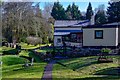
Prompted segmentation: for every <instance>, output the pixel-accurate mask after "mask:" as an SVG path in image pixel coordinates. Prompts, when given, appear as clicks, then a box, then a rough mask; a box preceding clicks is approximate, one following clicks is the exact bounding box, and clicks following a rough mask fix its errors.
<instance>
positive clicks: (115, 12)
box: [107, 1, 120, 22]
mask: <svg viewBox="0 0 120 80" xmlns="http://www.w3.org/2000/svg"><path fill="white" fill-rule="evenodd" d="M107 14H108V22H118V21H120V1H119V2H109V7H108V9H107Z"/></svg>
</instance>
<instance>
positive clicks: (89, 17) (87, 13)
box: [86, 2, 93, 20]
mask: <svg viewBox="0 0 120 80" xmlns="http://www.w3.org/2000/svg"><path fill="white" fill-rule="evenodd" d="M92 15H93V10H92V5H91V3H90V2H89V5H88V8H87V12H86V19H88V20H90V19H91V16H92Z"/></svg>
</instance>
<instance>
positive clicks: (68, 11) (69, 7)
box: [65, 5, 72, 20]
mask: <svg viewBox="0 0 120 80" xmlns="http://www.w3.org/2000/svg"><path fill="white" fill-rule="evenodd" d="M71 11H72V7H71V5H68V7H67V9H66V11H65V13H66V17H67V19H68V20H71V19H72V13H71Z"/></svg>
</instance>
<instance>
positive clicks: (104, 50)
mask: <svg viewBox="0 0 120 80" xmlns="http://www.w3.org/2000/svg"><path fill="white" fill-rule="evenodd" d="M101 52H103V53H109V52H111V49H109V48H103V49H102V50H101Z"/></svg>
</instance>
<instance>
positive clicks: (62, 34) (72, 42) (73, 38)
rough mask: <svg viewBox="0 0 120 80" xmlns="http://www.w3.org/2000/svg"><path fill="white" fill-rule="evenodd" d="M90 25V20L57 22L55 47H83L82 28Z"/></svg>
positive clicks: (55, 26) (55, 25)
mask: <svg viewBox="0 0 120 80" xmlns="http://www.w3.org/2000/svg"><path fill="white" fill-rule="evenodd" d="M89 24H90V21H88V20H83V21H80V20H57V21H55V24H54V46H63V42H65V43H66V45H67V46H76V47H82V41H83V40H82V39H83V31H82V27H85V26H87V25H89Z"/></svg>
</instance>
